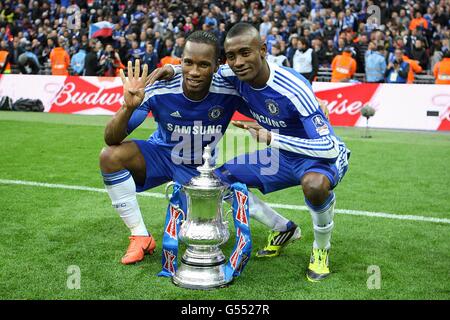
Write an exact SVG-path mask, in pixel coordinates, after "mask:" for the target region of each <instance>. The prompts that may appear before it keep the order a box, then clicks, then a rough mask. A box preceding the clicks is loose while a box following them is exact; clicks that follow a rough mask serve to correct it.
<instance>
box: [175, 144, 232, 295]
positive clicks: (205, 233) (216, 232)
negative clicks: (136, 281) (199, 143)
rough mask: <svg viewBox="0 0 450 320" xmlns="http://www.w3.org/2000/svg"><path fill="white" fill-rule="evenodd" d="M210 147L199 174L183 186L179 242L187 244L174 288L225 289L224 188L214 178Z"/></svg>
mask: <svg viewBox="0 0 450 320" xmlns="http://www.w3.org/2000/svg"><path fill="white" fill-rule="evenodd" d="M211 158H212V157H211V148H210V147H209V146H206V147H205V151H204V154H203V159H204V164H203V165H202V166H200V167H198V168H197V170H198V171H199V172H200V175H199V176H197V177H194V178H192V179H191V180H190V181H189V183H188V184H186V185H184V186H183V191H184V192H185V194H186V198H187V213H186V220H185V221H184V222H183V223H182V225H181V227H180V233H179V240H180V241H182V242H183V243H185V244H186V245H187V249H186V251H185V253H184V254H183V256H182V258H181V263H180V266H179V268H178V270H177V271H176V273H175V275H174V276H173V277H172V281H173V283H175V284H176V285H177V286H180V287H183V288H189V289H202V290H207V289H213V288H218V287H222V286H225V285H226V284H227V283H229V282H230V280H226V279H225V263H226V258H225V255H224V254H223V253H222V250H221V249H220V246H221V245H222V244H224V243H226V242H227V241H228V239H229V237H230V233H229V231H228V225H227V223H226V222H224V221H223V208H222V200H223V196H224V194H225V191H226V189H227V188H226V186H225V185H223V184H222V183H221V182H220V180H219V179H218V178H217V177H216V176H215V175H214V173H213V171H214V167H213V166H211V163H210V159H211Z"/></svg>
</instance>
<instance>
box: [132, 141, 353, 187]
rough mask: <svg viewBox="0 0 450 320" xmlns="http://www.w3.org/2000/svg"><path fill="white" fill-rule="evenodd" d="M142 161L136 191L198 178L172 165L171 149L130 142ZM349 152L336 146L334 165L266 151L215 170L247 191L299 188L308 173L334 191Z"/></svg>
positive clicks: (186, 168) (190, 167) (192, 168)
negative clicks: (142, 172) (321, 176)
mask: <svg viewBox="0 0 450 320" xmlns="http://www.w3.org/2000/svg"><path fill="white" fill-rule="evenodd" d="M133 141H134V142H135V143H136V145H137V146H138V147H139V150H140V151H141V153H142V155H143V156H144V159H145V165H146V178H145V183H144V185H138V184H137V183H136V191H137V192H142V191H145V190H148V189H151V188H154V187H157V186H160V185H162V184H164V183H166V182H169V181H175V182H178V183H180V184H186V183H188V182H189V180H190V179H192V177H195V176H197V175H199V172H198V171H197V169H196V168H197V166H195V165H187V164H174V163H173V161H172V158H171V150H172V149H171V148H167V147H164V146H161V145H158V144H156V143H154V142H152V141H146V140H134V139H133ZM349 154H350V152H349V150H348V149H347V148H346V147H345V145H343V144H342V145H341V146H340V153H339V157H338V160H337V161H336V163H328V162H325V161H319V160H316V159H308V158H305V157H302V156H299V155H296V154H293V153H285V152H283V151H281V152H279V151H278V150H276V149H274V150H272V148H266V149H263V150H259V151H256V152H253V153H250V154H242V155H240V156H238V157H236V158H234V159H232V160H230V161H228V162H226V163H225V164H224V165H222V166H221V167H219V168H217V169H216V170H215V174H216V175H217V176H218V178H220V179H221V181H222V182H224V183H226V184H229V185H231V184H233V183H234V182H241V183H245V184H246V185H247V186H248V187H249V188H258V189H259V190H260V191H261V192H263V193H269V192H274V191H277V190H281V189H285V188H289V187H292V186H297V185H300V181H301V179H302V177H303V176H304V175H305V174H306V173H308V172H318V173H322V174H324V175H325V176H326V177H327V178H328V180H330V184H331V186H332V188H335V187H336V185H337V184H338V183H339V181H341V180H342V178H343V177H344V175H345V172H346V171H347V169H348V158H349Z"/></svg>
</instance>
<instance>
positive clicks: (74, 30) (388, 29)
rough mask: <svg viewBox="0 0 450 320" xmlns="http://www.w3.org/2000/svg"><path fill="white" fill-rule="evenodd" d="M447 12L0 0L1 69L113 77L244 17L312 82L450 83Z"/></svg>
mask: <svg viewBox="0 0 450 320" xmlns="http://www.w3.org/2000/svg"><path fill="white" fill-rule="evenodd" d="M371 6H376V7H375V10H374V11H373V12H372V11H371V10H367V9H368V8H373V7H371ZM368 12H369V13H368ZM449 15H450V2H449V1H447V0H426V1H425V0H389V1H376V0H266V1H264V0H262V1H246V0H231V1H213V0H211V1H208V0H193V1H181V0H173V1H157V0H153V1H144V0H18V1H11V0H4V1H1V2H0V39H1V43H0V72H1V73H14V72H17V73H25V74H37V73H42V72H43V71H42V70H44V69H45V68H46V67H47V68H49V69H51V74H56V75H57V74H62V75H67V74H73V75H101V76H116V75H117V74H118V70H119V69H120V68H123V65H124V64H126V63H127V61H129V60H132V61H134V60H135V59H137V58H139V59H141V61H143V62H144V63H147V64H148V65H149V69H150V70H153V69H155V68H156V67H157V66H159V65H162V64H165V63H179V61H180V57H181V55H182V52H183V47H184V43H185V38H186V36H187V34H189V33H190V32H192V31H194V30H208V31H211V32H214V33H215V34H216V35H217V37H218V38H219V39H220V42H221V44H222V43H223V39H224V37H225V35H226V32H227V30H229V28H231V26H232V25H233V24H235V23H236V22H239V21H246V22H249V23H251V24H253V25H254V26H255V27H257V28H258V30H259V31H260V35H261V37H262V39H263V40H264V41H266V43H267V47H268V54H269V56H268V59H269V60H270V61H273V62H275V63H278V64H280V65H286V66H291V67H293V68H294V69H295V70H297V71H298V72H300V73H302V74H303V75H304V76H306V77H307V78H308V79H309V80H310V81H312V80H313V79H316V77H317V73H318V70H319V68H322V69H323V68H330V69H331V71H332V73H331V81H352V79H353V78H354V75H355V74H357V73H360V74H365V81H367V82H396V83H406V82H408V83H410V82H412V81H413V80H414V74H415V73H422V74H423V73H425V74H430V75H434V77H435V78H436V79H437V80H436V82H437V83H450V55H449V34H450V30H449ZM78 17H79V20H77V19H78ZM100 21H108V22H110V23H111V25H113V27H112V29H113V30H112V36H110V37H106V38H100V37H99V38H90V37H89V27H90V26H91V25H92V24H94V23H96V22H100ZM222 59H223V62H224V57H223V49H222ZM440 79H441V80H442V79H443V80H442V81H443V82H440Z"/></svg>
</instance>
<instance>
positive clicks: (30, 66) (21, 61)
mask: <svg viewBox="0 0 450 320" xmlns="http://www.w3.org/2000/svg"><path fill="white" fill-rule="evenodd" d="M31 50H32V48H31V43H27V44H26V45H25V52H24V53H22V54H21V55H20V56H19V58H18V59H17V64H18V66H19V70H20V72H21V73H22V74H38V73H39V71H40V69H41V65H40V63H39V60H38V57H37V56H36V55H35V54H34V53H33V52H32V51H31Z"/></svg>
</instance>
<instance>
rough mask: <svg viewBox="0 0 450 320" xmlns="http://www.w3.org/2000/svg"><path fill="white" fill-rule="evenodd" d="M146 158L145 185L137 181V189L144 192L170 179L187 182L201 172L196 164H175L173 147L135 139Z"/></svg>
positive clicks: (181, 182) (182, 182)
mask: <svg viewBox="0 0 450 320" xmlns="http://www.w3.org/2000/svg"><path fill="white" fill-rule="evenodd" d="M133 142H134V143H136V144H137V146H138V147H139V150H140V151H141V153H142V155H143V156H144V159H145V167H146V178H145V183H144V185H138V184H137V183H136V191H137V192H142V191H145V190H148V189H151V188H154V187H157V186H160V185H162V184H164V183H166V182H169V181H175V182H178V183H180V184H186V183H188V182H189V180H191V178H192V177H194V176H197V175H198V174H199V172H198V171H197V169H196V166H194V165H185V164H174V163H173V161H172V158H171V151H172V148H167V147H164V146H161V145H158V144H156V143H154V142H152V141H146V140H134V139H133Z"/></svg>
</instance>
